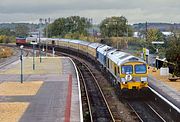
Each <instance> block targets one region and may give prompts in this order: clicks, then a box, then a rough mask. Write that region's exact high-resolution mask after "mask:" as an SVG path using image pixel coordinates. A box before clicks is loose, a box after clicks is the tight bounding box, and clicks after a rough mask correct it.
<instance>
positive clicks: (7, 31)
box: [0, 28, 15, 36]
mask: <svg viewBox="0 0 180 122" xmlns="http://www.w3.org/2000/svg"><path fill="white" fill-rule="evenodd" d="M0 35H5V36H14V35H15V32H14V31H11V30H10V29H9V28H2V29H0Z"/></svg>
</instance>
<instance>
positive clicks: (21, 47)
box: [20, 45, 24, 83]
mask: <svg viewBox="0 0 180 122" xmlns="http://www.w3.org/2000/svg"><path fill="white" fill-rule="evenodd" d="M23 47H24V46H23V45H21V46H20V49H21V55H20V60H21V83H23Z"/></svg>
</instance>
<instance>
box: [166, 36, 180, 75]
mask: <svg viewBox="0 0 180 122" xmlns="http://www.w3.org/2000/svg"><path fill="white" fill-rule="evenodd" d="M167 43H168V47H167V49H166V59H167V60H168V61H169V62H172V63H174V64H175V65H176V66H175V71H174V73H175V74H176V75H178V76H180V38H175V37H174V38H170V39H169V40H168V42H167Z"/></svg>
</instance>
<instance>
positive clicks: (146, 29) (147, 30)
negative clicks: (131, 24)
mask: <svg viewBox="0 0 180 122" xmlns="http://www.w3.org/2000/svg"><path fill="white" fill-rule="evenodd" d="M145 26H146V42H147V32H148V29H147V22H146V24H145Z"/></svg>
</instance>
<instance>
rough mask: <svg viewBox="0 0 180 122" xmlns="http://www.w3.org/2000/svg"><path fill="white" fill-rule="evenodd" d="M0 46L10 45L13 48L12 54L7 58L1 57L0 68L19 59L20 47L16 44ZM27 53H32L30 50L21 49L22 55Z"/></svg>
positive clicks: (27, 54)
mask: <svg viewBox="0 0 180 122" xmlns="http://www.w3.org/2000/svg"><path fill="white" fill-rule="evenodd" d="M2 46H8V47H11V48H12V49H13V55H12V56H10V57H9V58H6V59H2V61H1V62H0V69H1V68H3V67H5V66H7V65H9V64H11V63H13V62H15V61H17V60H19V58H20V55H21V54H20V53H21V52H20V49H19V48H17V46H15V45H2ZM29 55H32V52H30V50H27V49H24V50H23V56H25V57H27V56H29Z"/></svg>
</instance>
